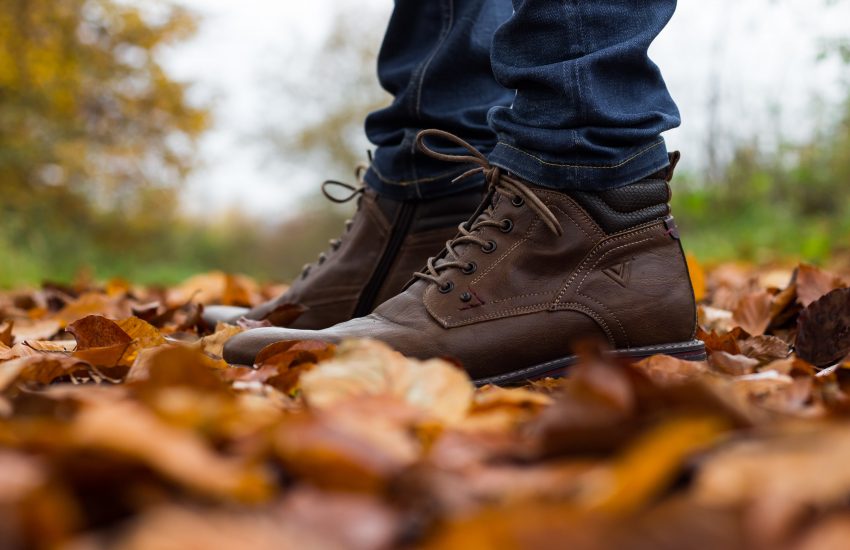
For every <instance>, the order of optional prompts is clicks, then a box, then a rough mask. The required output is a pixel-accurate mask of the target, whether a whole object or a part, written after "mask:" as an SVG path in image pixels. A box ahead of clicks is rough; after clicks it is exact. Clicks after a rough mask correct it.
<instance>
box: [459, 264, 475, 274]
mask: <svg viewBox="0 0 850 550" xmlns="http://www.w3.org/2000/svg"><path fill="white" fill-rule="evenodd" d="M461 271H462V272H463V274H464V275H472V274H473V273H475V272H476V271H478V265H477V264H476V263H475V262H469V263H468V264H466V267H464V268H463V269H461Z"/></svg>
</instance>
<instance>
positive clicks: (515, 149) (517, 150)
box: [496, 138, 664, 170]
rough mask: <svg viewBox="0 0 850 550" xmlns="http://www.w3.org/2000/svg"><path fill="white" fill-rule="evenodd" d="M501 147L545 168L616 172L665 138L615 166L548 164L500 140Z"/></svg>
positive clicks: (662, 141)
mask: <svg viewBox="0 0 850 550" xmlns="http://www.w3.org/2000/svg"><path fill="white" fill-rule="evenodd" d="M499 145H502V146H504V147H507V148H509V149H513V150H514V151H516V152H517V153H521V154H523V155H525V156H527V157H529V158H531V159H532V160H534V161H536V162H538V163H540V164H542V165H544V166H555V167H559V168H580V169H589V170H616V169H618V168H622V167H623V166H625V165H627V164H629V163H630V162H632V161H634V160H637V159H638V158H640V157H642V156H643V155H645V154H647V153H649V152H650V151H652V150H653V149H655V148H656V147H659V146H661V145H664V139H663V138H662V139H659V140H658V141H656V142H655V143H653V144H652V145H650V146H648V147H646V148H644V149H642V150H640V151H638V152H637V153H635V154H634V155H632V156H630V157H629V158H627V159H626V160H624V161H623V162H621V163H619V164H613V165H610V166H594V165H590V164H561V163H557V162H548V161H546V160H543V159H542V158H540V157H538V156H535V155H532V154H531V153H529V152H527V151H523V150H522V149H519V148H517V147H514V146H513V145H511V144H509V143H507V142H505V141H502V140H499V143H498V144H497V145H496V146H497V147H498V146H499Z"/></svg>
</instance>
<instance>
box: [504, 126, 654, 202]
mask: <svg viewBox="0 0 850 550" xmlns="http://www.w3.org/2000/svg"><path fill="white" fill-rule="evenodd" d="M489 160H490V163H491V164H493V165H494V166H498V167H500V168H503V169H505V170H508V171H510V172H511V173H512V174H514V175H516V176H519V177H520V178H522V179H524V180H526V181H528V182H530V183H533V184H535V185H539V186H541V187H549V188H552V189H559V190H562V191H590V192H595V191H605V190H606V189H615V188H617V187H623V186H626V185H629V184H632V183H635V182H638V181H640V180H642V179H644V178H647V177H649V176H651V175H652V174H654V173H656V172H658V171H659V170H663V169H664V168H666V167H667V166H669V164H670V159H669V157H668V155H667V144H666V143H665V142H664V139H663V138H659V139H658V141H655V142H654V143H652V144H651V145H649V146H646V147H644V148H642V149H638V150H636V151H633V152H631V154H627V155H624V158H623V160H621V161H619V162H617V163H615V164H611V165H590V164H579V163H562V162H552V161H548V160H545V159H543V158H541V157H539V156H536V155H534V154H531V153H528V152H526V151H523V150H521V149H518V148H516V147H514V146H512V145H510V144H508V143H505V142H503V141H500V142H499V143H498V144H497V145H496V148H495V149H494V150H493V152H492V153H491V154H490V156H489Z"/></svg>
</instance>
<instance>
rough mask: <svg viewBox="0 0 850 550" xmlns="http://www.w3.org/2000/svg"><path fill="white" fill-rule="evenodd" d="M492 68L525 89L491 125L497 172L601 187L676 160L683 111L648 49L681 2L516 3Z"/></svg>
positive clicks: (551, 183)
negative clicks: (670, 140)
mask: <svg viewBox="0 0 850 550" xmlns="http://www.w3.org/2000/svg"><path fill="white" fill-rule="evenodd" d="M513 3H514V8H515V10H516V13H515V14H514V16H513V17H511V18H510V20H509V21H508V22H507V23H505V24H504V25H503V26H502V27H500V28H499V30H498V31H497V32H496V36H495V39H494V43H493V70H494V72H495V75H496V78H497V80H498V81H499V82H501V83H502V84H503V85H504V86H506V87H508V88H514V89H517V95H516V99H515V101H514V103H513V106H512V107H509V108H508V107H496V108H494V109H493V110H492V111H491V112H490V124H491V126H492V127H493V129H494V131H495V132H496V133H497V134H498V138H499V144H498V145H497V146H496V148H495V150H494V151H493V152H492V154H491V155H490V161H491V162H492V163H493V164H494V165H497V166H500V167H502V168H505V169H507V170H510V171H511V172H512V173H514V174H516V175H518V176H520V177H522V178H523V179H526V180H528V181H530V182H532V183H535V184H537V185H541V186H545V187H553V188H559V189H564V190H580V191H600V190H604V189H610V188H615V187H620V186H624V185H628V184H631V183H634V182H636V181H639V180H641V179H642V178H645V177H647V176H649V175H650V174H653V173H655V172H657V171H659V170H661V169H662V168H664V167H665V166H667V164H668V157H667V150H666V146H665V144H664V140H663V139H662V138H661V133H662V132H665V131H667V130H669V129H671V128H675V127H676V126H678V125H679V112H678V109H677V108H676V105H675V104H674V103H673V100H672V98H671V97H670V94H669V93H668V91H667V88H666V86H665V84H664V80H663V79H662V78H661V74H660V72H659V70H658V68H657V67H656V66H655V64H654V63H653V62H652V61H650V59H649V57H648V55H647V50H648V48H649V45H650V44H651V43H652V41H653V40H654V39H655V37H656V36H657V35H658V33H659V32H661V30H662V29H663V28H664V26H665V25H666V24H667V22H668V21H669V20H670V18H671V17H672V16H673V12H674V11H675V9H676V0H566V1H564V0H513Z"/></svg>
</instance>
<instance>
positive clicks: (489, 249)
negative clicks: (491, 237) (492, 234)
mask: <svg viewBox="0 0 850 550" xmlns="http://www.w3.org/2000/svg"><path fill="white" fill-rule="evenodd" d="M496 247H497V245H496V241H487V242H486V243H485V244H484V246H482V247H481V252H483V253H484V254H492V253H493V252H495V251H496Z"/></svg>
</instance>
